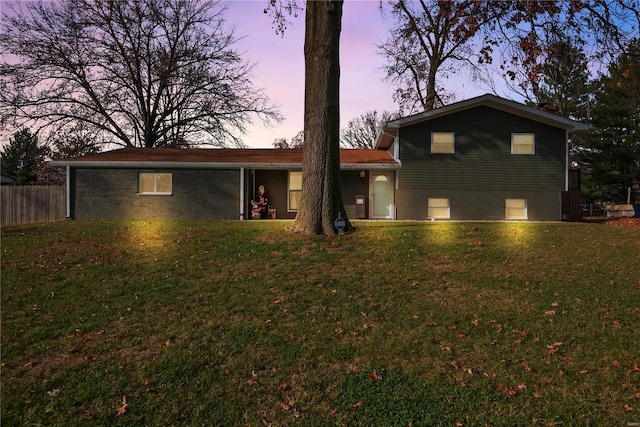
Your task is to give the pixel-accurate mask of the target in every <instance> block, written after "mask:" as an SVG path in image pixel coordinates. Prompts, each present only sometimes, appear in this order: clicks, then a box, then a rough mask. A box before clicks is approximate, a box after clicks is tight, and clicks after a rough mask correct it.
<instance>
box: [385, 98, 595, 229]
mask: <svg viewBox="0 0 640 427" xmlns="http://www.w3.org/2000/svg"><path fill="white" fill-rule="evenodd" d="M587 130H588V126H587V125H585V124H583V123H580V122H576V121H574V120H570V119H567V118H564V117H561V116H559V115H556V114H553V113H550V112H547V111H541V110H539V109H537V108H534V107H529V106H526V105H523V104H520V103H517V102H513V101H509V100H506V99H503V98H500V97H497V96H494V95H483V96H480V97H477V98H472V99H469V100H466V101H462V102H458V103H455V104H451V105H448V106H445V107H442V108H438V109H436V110H432V111H428V112H424V113H420V114H416V115H413V116H409V117H404V118H401V119H398V120H395V121H391V122H388V123H386V125H384V126H383V128H382V129H381V132H380V133H379V135H378V138H377V140H376V148H377V149H384V150H388V151H389V152H390V153H391V154H392V155H393V156H394V157H395V158H396V159H397V160H398V161H399V163H401V165H402V166H401V168H400V169H398V170H397V171H396V175H395V183H394V200H393V203H394V206H395V215H394V216H395V218H397V219H409V220H425V219H436V220H440V219H444V220H447V219H450V220H535V221H543V220H560V219H561V216H562V192H563V191H566V190H567V180H568V167H569V159H568V141H569V137H570V135H571V134H573V133H578V132H586V131H587Z"/></svg>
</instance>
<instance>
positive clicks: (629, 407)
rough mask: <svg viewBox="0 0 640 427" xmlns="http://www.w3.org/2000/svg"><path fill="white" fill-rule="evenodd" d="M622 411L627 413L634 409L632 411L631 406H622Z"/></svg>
mask: <svg viewBox="0 0 640 427" xmlns="http://www.w3.org/2000/svg"><path fill="white" fill-rule="evenodd" d="M624 410H625V411H627V412H632V411H633V410H634V409H633V406H631V405H624Z"/></svg>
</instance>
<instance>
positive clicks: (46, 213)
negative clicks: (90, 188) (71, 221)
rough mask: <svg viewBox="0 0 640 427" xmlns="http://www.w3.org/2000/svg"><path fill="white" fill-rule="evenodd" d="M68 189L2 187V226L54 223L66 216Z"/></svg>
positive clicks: (30, 186) (0, 191) (60, 187)
mask: <svg viewBox="0 0 640 427" xmlns="http://www.w3.org/2000/svg"><path fill="white" fill-rule="evenodd" d="M65 193H66V188H65V187H64V186H60V185H55V186H53V185H51V186H44V185H16V186H14V185H3V186H0V211H1V212H2V214H1V222H0V223H1V224H2V225H15V224H29V223H32V222H52V221H60V220H63V219H64V218H65V216H66V211H67V208H66V206H67V205H66V195H65Z"/></svg>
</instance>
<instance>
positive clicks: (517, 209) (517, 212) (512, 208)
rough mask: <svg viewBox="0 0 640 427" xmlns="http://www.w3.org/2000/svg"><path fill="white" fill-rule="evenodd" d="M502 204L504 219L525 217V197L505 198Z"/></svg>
mask: <svg viewBox="0 0 640 427" xmlns="http://www.w3.org/2000/svg"><path fill="white" fill-rule="evenodd" d="M504 205H505V208H504V217H505V218H506V219H527V199H506V200H505V204H504Z"/></svg>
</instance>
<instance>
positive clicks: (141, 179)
mask: <svg viewBox="0 0 640 427" xmlns="http://www.w3.org/2000/svg"><path fill="white" fill-rule="evenodd" d="M172 190H173V186H172V176H171V174H170V173H156V172H140V174H138V194H171V192H172Z"/></svg>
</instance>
